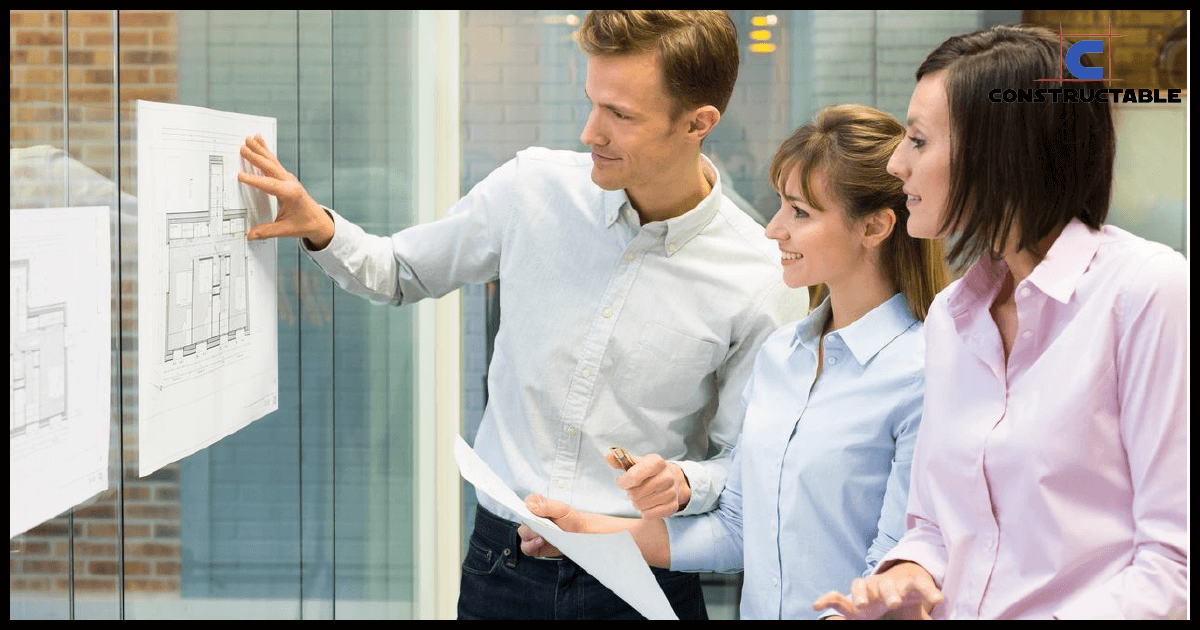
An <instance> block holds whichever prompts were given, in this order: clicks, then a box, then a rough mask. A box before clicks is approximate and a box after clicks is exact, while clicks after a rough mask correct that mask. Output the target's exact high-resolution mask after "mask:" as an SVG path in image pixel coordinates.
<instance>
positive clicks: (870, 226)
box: [862, 208, 896, 247]
mask: <svg viewBox="0 0 1200 630" xmlns="http://www.w3.org/2000/svg"><path fill="white" fill-rule="evenodd" d="M862 226H863V245H865V246H867V247H879V245H880V244H882V243H883V242H884V241H886V240H887V238H888V236H891V234H892V230H894V229H896V211H895V210H892V209H891V208H884V209H882V210H878V211H876V212H875V213H874V214H872V215H871V216H869V217H867V218H866V219H864V220H863V222H862Z"/></svg>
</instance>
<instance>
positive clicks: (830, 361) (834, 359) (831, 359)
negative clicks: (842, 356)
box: [825, 357, 837, 365]
mask: <svg viewBox="0 0 1200 630" xmlns="http://www.w3.org/2000/svg"><path fill="white" fill-rule="evenodd" d="M825 362H826V363H828V364H829V365H836V364H837V357H829V358H828V359H826V360H825Z"/></svg>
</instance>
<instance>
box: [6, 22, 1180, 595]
mask: <svg viewBox="0 0 1200 630" xmlns="http://www.w3.org/2000/svg"><path fill="white" fill-rule="evenodd" d="M585 13H586V11H585V10H527V11H497V10H462V11H308V10H305V11H295V10H289V11H284V10H278V11H204V10H139V11H82V10H80V11H51V10H12V11H10V13H9V25H10V26H9V42H10V66H9V91H10V103H9V149H10V154H9V183H10V192H9V205H10V208H13V209H16V208H40V207H62V206H85V205H107V206H110V207H111V208H112V213H111V222H110V224H111V230H112V239H111V240H112V252H113V255H112V261H111V263H112V277H113V281H112V290H113V296H114V298H113V304H112V309H113V310H112V322H113V324H112V332H111V346H112V350H113V351H112V359H111V370H112V376H113V387H112V392H111V419H112V421H111V447H110V456H109V461H110V470H109V479H110V484H109V489H108V490H107V491H105V492H103V493H101V494H100V495H98V496H96V497H94V498H93V499H91V500H89V501H87V502H85V503H84V504H81V505H78V506H76V507H74V508H72V509H71V510H69V511H68V512H66V513H63V514H61V515H60V516H58V517H56V518H53V519H51V520H48V521H46V522H45V523H42V524H41V525H39V526H37V527H35V528H33V529H31V530H29V531H28V532H26V533H24V534H21V535H18V536H16V537H14V538H12V539H11V540H10V548H9V610H10V618H12V619H67V618H73V619H186V618H206V619H212V618H263V619H350V618H453V616H454V605H455V601H456V598H457V588H458V572H459V564H460V562H461V555H460V554H461V553H462V550H463V548H464V547H465V544H466V543H465V540H466V536H467V535H468V534H469V533H470V524H471V523H472V522H473V511H474V505H475V501H474V490H473V489H472V488H471V487H470V486H469V484H463V483H462V481H461V478H460V477H459V475H458V472H457V469H456V468H455V466H454V463H453V458H452V454H451V451H450V444H451V442H452V440H453V438H454V436H455V434H458V433H461V434H462V435H463V436H464V437H465V438H466V439H467V441H468V442H471V441H473V439H474V431H475V427H476V426H477V425H478V422H479V419H480V418H481V416H482V413H483V408H484V405H485V403H486V397H487V393H486V387H485V378H486V369H487V363H488V359H489V340H490V338H491V337H492V335H493V334H494V330H495V326H496V323H497V317H498V313H497V304H498V300H497V292H498V291H501V290H503V288H502V287H500V286H498V285H496V284H495V283H493V284H491V285H480V286H471V287H466V288H464V289H463V290H462V291H460V292H456V293H454V294H452V295H451V296H448V297H446V298H443V299H441V300H437V301H434V302H429V303H426V304H420V305H417V306H415V307H411V308H404V309H395V308H387V307H381V306H374V305H372V304H370V303H368V302H366V301H365V300H362V299H360V298H357V297H354V296H351V295H349V294H346V293H342V292H340V291H339V290H338V289H337V288H336V287H334V286H333V285H332V283H331V282H330V281H329V280H328V279H327V278H326V277H325V276H324V274H323V273H322V272H321V271H320V270H319V269H318V268H317V267H316V266H315V265H314V264H313V263H312V262H311V261H309V260H308V259H307V256H305V255H304V254H302V253H301V252H299V250H298V248H297V247H296V246H295V243H294V241H287V242H281V243H280V247H279V249H278V299H279V321H278V334H279V353H280V354H279V383H280V392H279V394H280V404H279V409H278V411H276V412H274V413H271V414H269V415H268V416H266V417H264V418H262V419H260V420H258V421H256V422H254V423H252V424H251V425H250V426H249V427H247V428H245V429H243V430H241V431H240V432H238V433H235V434H234V435H232V436H229V437H227V438H225V439H224V440H222V441H220V442H218V443H216V444H214V445H212V446H211V447H209V448H207V449H204V450H202V451H200V452H198V453H196V454H195V455H192V456H190V457H187V458H185V459H183V460H182V461H179V462H177V463H175V464H172V465H169V466H166V467H165V468H163V469H161V470H159V471H158V472H155V473H154V474H152V475H150V476H147V477H144V478H139V477H138V475H137V457H138V453H137V417H138V414H137V406H138V391H137V382H138V379H137V347H138V339H137V333H136V330H137V319H136V318H137V304H136V301H137V289H136V287H137V281H138V280H137V277H136V269H137V252H136V249H137V247H136V246H137V242H136V234H137V232H136V231H137V224H136V217H137V210H136V207H137V192H138V191H137V169H138V164H137V162H136V132H137V129H136V125H135V122H136V119H135V115H134V113H135V105H134V104H135V103H136V101H137V100H139V99H142V100H151V101H160V102H167V103H180V104H186V105H196V106H202V107H208V108H213V109H218V110H224V111H233V112H239V113H247V114H256V115H261V116H270V117H274V118H276V119H277V120H278V155H279V156H280V159H281V160H282V162H283V164H284V165H285V166H286V167H287V168H288V169H289V170H291V171H292V172H293V173H294V174H296V175H297V176H298V177H299V179H300V181H301V182H303V184H304V185H305V187H306V188H307V189H308V191H309V192H310V194H311V195H312V196H313V197H314V198H315V199H317V200H318V201H320V202H322V203H325V204H326V205H329V206H330V207H333V208H336V209H337V210H338V211H339V212H340V213H342V214H343V215H345V216H347V217H348V218H349V219H350V220H352V221H354V222H356V223H358V224H359V225H361V226H363V227H364V228H365V229H366V230H367V231H368V232H372V233H376V234H388V233H391V232H394V231H397V230H400V229H402V228H404V227H407V226H409V225H413V224H416V223H419V222H424V221H428V220H433V219H436V218H437V217H438V216H440V215H441V214H442V213H443V212H444V211H445V210H446V209H447V208H449V206H450V205H451V204H452V203H453V201H454V200H456V199H457V198H458V196H460V195H461V194H463V193H465V192H466V191H467V190H469V189H470V187H471V186H473V185H474V184H475V183H476V182H478V181H479V180H481V179H482V178H483V177H484V176H485V175H486V174H487V173H488V172H489V171H491V170H492V169H493V168H495V167H497V166H499V165H500V164H501V163H503V162H504V161H506V160H507V159H509V158H510V157H511V156H512V155H513V154H514V153H515V152H516V151H517V150H519V149H522V148H525V147H527V146H531V145H540V146H548V147H552V148H561V149H574V150H583V149H584V148H585V147H583V145H581V144H580V142H579V134H580V131H581V129H582V126H583V124H584V122H585V120H586V117H587V113H588V109H589V105H588V103H587V99H586V97H585V96H584V93H583V84H584V78H585V70H586V58H585V56H584V55H583V54H582V53H580V52H579V51H578V49H577V48H576V47H575V44H574V42H573V40H572V34H573V33H574V32H575V30H576V29H577V28H578V26H579V24H580V22H581V21H582V18H583V16H584V15H585ZM731 13H732V15H733V17H734V20H735V22H736V24H737V27H738V31H739V35H740V37H741V39H742V41H743V47H742V52H741V70H740V75H739V79H738V83H737V88H736V91H735V93H734V96H733V99H732V101H731V103H730V105H729V109H728V111H727V112H726V114H725V116H724V117H723V118H722V121H721V123H720V125H719V126H718V128H717V129H716V131H715V132H714V134H713V135H712V136H711V137H710V138H709V139H708V140H706V142H705V153H706V154H707V155H708V156H709V157H710V158H712V160H713V161H714V163H715V164H716V165H717V166H718V167H719V168H720V169H721V173H722V177H723V178H724V181H725V182H726V189H725V190H726V192H728V193H730V194H731V196H732V197H733V198H734V199H735V201H736V202H737V203H738V204H739V205H741V206H742V207H743V208H744V209H745V210H746V211H747V212H749V213H750V214H751V216H754V217H755V218H756V219H758V220H759V221H760V222H762V223H764V224H765V222H766V219H767V218H769V217H770V216H771V214H772V213H773V212H774V210H775V208H776V207H777V203H778V201H777V198H776V197H775V194H774V193H773V191H772V190H771V187H770V186H769V184H768V182H767V177H766V169H767V166H768V165H769V163H770V159H771V156H772V154H773V153H774V151H775V148H776V147H777V146H778V145H779V143H780V142H781V141H782V140H783V139H784V138H786V137H787V136H788V135H789V134H790V132H791V131H792V130H793V129H795V127H797V126H798V125H800V124H803V123H804V122H806V121H807V120H808V119H809V118H810V117H811V115H812V114H813V113H814V112H815V111H816V110H818V109H819V108H821V107H823V106H825V105H830V104H834V103H842V102H857V103H865V104H869V105H873V106H876V107H878V108H880V109H883V110H885V111H888V112H890V113H892V114H894V115H896V116H897V117H899V118H900V119H901V120H903V119H904V118H905V112H906V110H907V106H908V99H909V96H910V94H911V92H912V88H913V85H914V77H913V74H914V72H915V70H916V68H917V66H918V64H919V63H920V61H921V60H922V59H923V58H924V56H925V55H926V54H927V53H928V52H929V51H930V50H932V49H933V48H934V47H935V46H936V45H937V44H939V43H940V42H942V41H943V40H944V39H945V38H947V37H949V36H951V35H955V34H961V33H966V32H970V31H973V30H976V29H979V28H982V27H987V26H991V25H994V24H1000V23H1011V22H1020V21H1024V22H1031V23H1039V24H1044V25H1047V26H1050V27H1051V28H1054V29H1055V30H1057V29H1058V28H1059V27H1060V26H1061V27H1062V28H1063V32H1066V33H1097V32H1101V31H1103V30H1104V29H1106V28H1107V27H1108V26H1109V25H1111V28H1112V31H1113V32H1115V33H1120V34H1122V38H1121V39H1119V40H1115V44H1112V53H1113V55H1112V64H1111V67H1106V70H1105V72H1106V74H1105V76H1106V77H1109V78H1115V79H1116V80H1119V81H1122V82H1123V84H1124V85H1127V86H1131V87H1157V88H1163V89H1165V88H1184V90H1185V92H1184V94H1185V97H1184V103H1182V104H1153V105H1148V104H1146V105H1142V104H1139V105H1121V104H1118V105H1114V107H1115V108H1116V110H1117V113H1118V116H1117V121H1118V130H1119V154H1118V159H1117V181H1116V188H1115V195H1114V200H1113V210H1112V212H1111V214H1110V222H1111V223H1114V224H1116V225H1119V226H1121V227H1125V228H1126V229H1129V230H1130V231H1133V232H1134V233H1137V234H1139V235H1142V236H1144V237H1146V238H1150V239H1153V240H1157V241H1161V242H1163V243H1166V244H1168V245H1170V246H1172V247H1174V248H1175V249H1177V250H1179V251H1181V252H1183V253H1184V254H1185V255H1187V254H1188V236H1187V214H1186V200H1187V194H1188V180H1187V159H1188V154H1187V145H1186V143H1187V137H1188V134H1187V133H1186V131H1187V99H1186V87H1187V86H1186V71H1187V65H1186V64H1187V62H1186V53H1185V52H1184V53H1183V54H1182V55H1181V54H1180V53H1181V51H1185V50H1186V38H1185V36H1184V37H1183V38H1182V40H1181V37H1180V34H1179V33H1180V32H1183V33H1186V26H1187V14H1186V13H1185V12H1184V11H1120V10H1106V11H1021V10H995V11H993V10H953V11H902V10H888V11H833V10H830V11H797V10H769V9H763V10H735V11H731ZM1181 27H1182V28H1183V30H1182V31H1180V29H1181ZM1091 29H1100V30H1099V31H1098V30H1091ZM1110 41H1113V40H1110ZM705 582H706V596H707V598H708V602H709V606H710V615H711V616H713V617H714V618H734V617H736V615H737V601H738V594H739V589H740V579H739V576H737V575H718V574H711V575H706V576H705Z"/></svg>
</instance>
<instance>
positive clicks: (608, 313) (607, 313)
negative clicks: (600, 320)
mask: <svg viewBox="0 0 1200 630" xmlns="http://www.w3.org/2000/svg"><path fill="white" fill-rule="evenodd" d="M604 317H605V318H609V317H612V309H611V308H605V309H604Z"/></svg>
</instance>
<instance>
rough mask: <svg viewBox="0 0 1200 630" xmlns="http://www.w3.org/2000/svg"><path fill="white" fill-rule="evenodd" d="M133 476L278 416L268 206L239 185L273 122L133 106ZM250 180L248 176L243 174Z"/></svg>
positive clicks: (269, 139)
mask: <svg viewBox="0 0 1200 630" xmlns="http://www.w3.org/2000/svg"><path fill="white" fill-rule="evenodd" d="M137 119H138V120H137V124H138V197H139V204H138V392H139V400H138V449H139V457H138V474H139V475H141V476H145V475H148V474H150V473H152V472H154V471H155V470H158V469H159V468H161V467H162V466H165V465H166V464H169V463H171V462H174V461H177V460H179V459H182V458H184V457H186V456H188V455H191V454H192V453H195V452H196V451H199V450H200V449H202V448H205V447H207V446H209V445H211V444H214V443H216V442H217V441H219V440H220V439H221V438H224V437H226V436H228V435H230V434H232V433H234V432H236V431H238V430H240V429H242V428H244V427H245V426H247V425H248V424H250V423H251V422H253V421H254V420H257V419H258V418H261V417H262V416H264V415H266V414H268V413H270V412H272V411H275V410H276V409H278V408H279V352H278V348H279V339H278V327H277V326H278V317H277V313H278V306H277V295H276V269H275V266H276V241H275V240H274V239H272V240H266V241H256V242H253V243H251V242H247V241H246V230H247V229H249V227H250V226H252V225H256V224H258V223H264V222H267V221H270V220H272V219H273V217H274V213H275V211H274V203H275V202H274V200H273V199H271V198H270V197H269V196H267V195H265V194H261V193H258V192H256V191H253V190H251V189H250V188H249V187H247V186H243V185H241V184H239V183H238V181H237V173H238V171H239V170H241V169H242V168H243V162H242V159H241V156H240V154H239V149H240V147H241V146H242V144H243V143H244V141H245V139H246V137H247V136H250V135H254V134H258V135H261V136H262V137H263V139H264V140H266V143H267V146H268V147H270V148H271V150H272V151H275V150H276V143H275V139H276V132H275V129H276V122H275V119H274V118H267V117H262V116H251V115H247V114H237V113H231V112H221V111H217V110H213V109H206V108H202V107H191V106H186V105H171V104H166V103H153V102H148V101H138V104H137ZM247 168H248V167H247Z"/></svg>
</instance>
